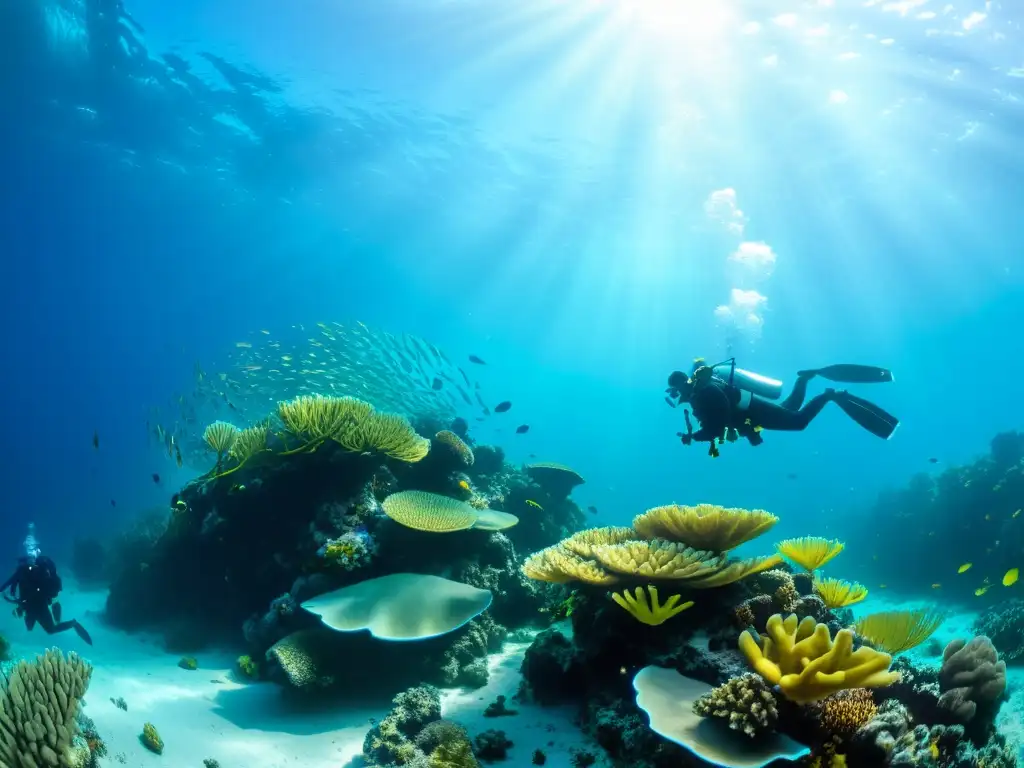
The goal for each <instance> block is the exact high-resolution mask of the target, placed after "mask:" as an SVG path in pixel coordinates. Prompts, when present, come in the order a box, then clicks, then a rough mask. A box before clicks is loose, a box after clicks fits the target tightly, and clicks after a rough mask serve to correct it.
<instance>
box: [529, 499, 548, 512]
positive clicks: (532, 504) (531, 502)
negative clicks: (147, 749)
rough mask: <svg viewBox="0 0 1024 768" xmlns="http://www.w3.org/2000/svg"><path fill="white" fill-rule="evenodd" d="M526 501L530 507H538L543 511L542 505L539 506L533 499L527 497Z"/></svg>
mask: <svg viewBox="0 0 1024 768" xmlns="http://www.w3.org/2000/svg"><path fill="white" fill-rule="evenodd" d="M526 503H527V504H529V505H530V506H531V507H536V508H537V509H539V510H540V511H541V512H543V511H544V507H542V506H541V505H540V504H538V503H537V502H536V501H534V500H533V499H527V500H526Z"/></svg>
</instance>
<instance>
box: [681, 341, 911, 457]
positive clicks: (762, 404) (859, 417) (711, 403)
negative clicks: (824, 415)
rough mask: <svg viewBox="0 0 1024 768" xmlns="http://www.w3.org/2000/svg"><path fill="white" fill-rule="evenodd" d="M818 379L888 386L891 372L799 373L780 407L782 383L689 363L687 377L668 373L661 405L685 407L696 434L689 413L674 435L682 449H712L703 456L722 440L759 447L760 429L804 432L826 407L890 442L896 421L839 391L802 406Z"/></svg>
mask: <svg viewBox="0 0 1024 768" xmlns="http://www.w3.org/2000/svg"><path fill="white" fill-rule="evenodd" d="M816 376H820V377H821V378H823V379H827V380H829V381H834V382H841V383H847V384H877V383H884V382H890V381H893V375H892V372H891V371H888V370H886V369H885V368H877V367H875V366H871V365H846V364H841V365H830V366H827V367H825V368H816V369H812V370H806V371H798V372H797V378H796V383H795V384H794V385H793V391H792V392H790V394H789V396H788V397H787V398H786V399H785V400H783V401H782V402H781V403H773V402H771V401H772V400H776V399H778V398H779V396H780V395H781V394H782V382H780V381H777V380H775V379H770V378H768V377H766V376H761V375H760V374H757V373H752V372H750V371H745V370H743V369H742V368H737V367H736V359H735V358H731V359H729V360H726V361H724V362H722V363H718V364H717V365H711V366H709V365H705V364H704V361H703V360H702V359H697V360H696V361H694V364H693V371H692V373H691V374H690V375H689V376H687V375H686V374H685V373H683V372H682V371H673V372H672V374H671V375H670V376H669V377H668V389H666V390H665V392H666V397H665V401H666V402H667V403H668V404H669V405H670V406H672V407H673V408H675V407H676V406H677V405H678V404H681V403H689V404H690V407H691V408H692V409H693V415H694V416H695V417H696V418H697V421H698V422H700V429H698V430H697V431H694V430H693V426H692V424H691V422H690V412H689V410H687V411H684V415H685V417H686V426H687V431H686V432H685V433H683V432H679V433H677V434H678V436H679V438H680V439H681V440H682V442H683V445H690V444H691V443H692V442H693V441H697V442H707V443H710V444H711V447H710V449H709V451H708V454H709V455H710V456H712V457H717V456H718V445H719V444H721V442H722V441H725V440H727V441H729V442H733V441H735V440H737V439H739V438H740V437H745V438H746V439H747V440H748V441H749V442H750V444H751V445H755V446H756V445H760V444H761V443H762V442H764V440H763V438H762V437H761V431H762V430H765V429H767V430H779V431H787V432H797V431H800V430H803V429H805V428H806V427H807V425H808V424H810V423H811V421H812V420H813V419H814V417H815V416H817V415H818V414H819V413H821V409H822V408H824V407H825V406H826V405H827V404H828V403H835V404H836V405H838V406H839V407H840V408H842V409H843V411H844V412H845V413H846V415H847V416H849V417H850V418H851V419H853V420H854V421H855V422H857V423H858V424H860V426H862V427H863V428H864V429H866V430H868V431H869V432H871V433H872V434H874V435H878V437H881V438H882V439H884V440H888V439H889V438H890V437H892V435H893V433H894V432H895V431H896V428H897V427H898V426H899V425H900V422H899V419H897V418H896V417H895V416H893V415H892V414H890V413H888V412H886V411H885V410H883V409H882V408H880V407H878V406H877V405H875V404H874V403H871V402H868V401H867V400H864V399H863V398H860V397H857V396H856V395H851V394H850V393H849V392H846V391H844V390H839V391H837V390H835V389H826V390H825V391H824V392H823V393H821V394H820V395H816V396H815V397H812V398H811V399H810V400H809V401H808V402H807V403H806V404H805V403H804V398H805V397H806V396H807V385H808V383H810V381H811V379H813V378H815V377H816Z"/></svg>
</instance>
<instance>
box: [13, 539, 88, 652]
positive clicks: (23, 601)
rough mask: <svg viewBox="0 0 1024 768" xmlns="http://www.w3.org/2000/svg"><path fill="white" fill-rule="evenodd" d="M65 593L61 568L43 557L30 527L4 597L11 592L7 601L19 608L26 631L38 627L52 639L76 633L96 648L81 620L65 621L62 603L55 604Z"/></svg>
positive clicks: (18, 611)
mask: <svg viewBox="0 0 1024 768" xmlns="http://www.w3.org/2000/svg"><path fill="white" fill-rule="evenodd" d="M61 589H63V583H62V582H61V578H60V575H59V574H58V573H57V565H56V563H54V562H53V560H51V559H50V558H49V557H47V556H46V555H43V554H41V553H40V551H39V547H38V545H37V543H36V539H35V535H34V530H33V526H31V525H30V526H29V534H28V536H27V537H25V555H24V556H23V557H19V558H18V567H17V569H16V570H15V571H14V574H13V575H12V576H11V578H9V579H8V580H7V581H5V582H4V584H3V586H0V594H2V593H4V592H7V591H8V590H10V596H8V595H4V599H5V600H7V601H8V602H11V603H14V604H15V605H16V606H17V608H15V614H17V615H18V616H20V617H23V618H24V619H25V629H27V630H29V631H30V632H31V631H32V629H33V628H34V627H35V625H36V624H39V626H41V627H42V628H43V631H44V632H46V634H48V635H54V634H57V633H58V632H66V631H67V630H69V629H73V630H75V633H76V634H77V635H78V636H79V637H80V638H82V640H83V641H84V642H86V643H88V644H89V645H92V638H91V637H90V636H89V633H88V632H86V630H85V627H83V626H82V625H81V624H79V623H78V620H77V619H72V620H71V621H61V606H60V603H57V602H54V601H55V600H56V599H57V595H58V594H60V591H61ZM51 603H52V604H53V605H52V607H51ZM51 611H52V612H51Z"/></svg>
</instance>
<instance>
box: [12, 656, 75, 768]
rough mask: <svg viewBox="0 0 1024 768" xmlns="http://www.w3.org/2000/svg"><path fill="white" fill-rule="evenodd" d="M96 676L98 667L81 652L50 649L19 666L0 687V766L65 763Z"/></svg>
mask: <svg viewBox="0 0 1024 768" xmlns="http://www.w3.org/2000/svg"><path fill="white" fill-rule="evenodd" d="M91 677H92V666H91V665H90V664H89V663H88V662H86V661H85V660H84V659H82V657H80V656H79V655H78V654H75V653H69V654H68V655H67V656H65V655H64V654H63V653H62V652H61V651H58V650H55V649H50V650H48V651H47V652H46V653H44V654H43V655H41V656H37V657H36V658H35V660H33V661H21V662H19V663H18V664H17V665H16V666H15V667H14V669H13V670H12V671H11V673H10V675H9V676H8V677H7V679H6V681H5V682H4V683H2V684H0V765H4V766H23V767H24V768H44V766H47V767H48V766H56V765H61V764H63V763H62V761H64V760H65V759H66V757H67V755H68V752H69V750H70V749H71V746H72V740H73V739H74V737H75V734H76V733H77V732H78V725H77V722H76V718H77V716H78V710H79V701H80V700H81V698H82V696H84V695H85V691H86V689H87V688H88V687H89V680H90V678H91Z"/></svg>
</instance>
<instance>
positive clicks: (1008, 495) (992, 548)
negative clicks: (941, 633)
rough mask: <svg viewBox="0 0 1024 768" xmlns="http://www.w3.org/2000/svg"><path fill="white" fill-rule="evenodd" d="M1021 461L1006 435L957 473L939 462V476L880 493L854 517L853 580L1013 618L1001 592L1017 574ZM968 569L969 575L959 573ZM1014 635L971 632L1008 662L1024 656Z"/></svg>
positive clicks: (1011, 435)
mask: <svg viewBox="0 0 1024 768" xmlns="http://www.w3.org/2000/svg"><path fill="white" fill-rule="evenodd" d="M1022 455H1024V433H1022V432H1005V433H1002V434H999V435H996V436H995V437H994V438H993V439H992V441H991V444H990V450H989V451H988V453H987V455H984V456H980V457H979V458H977V459H976V460H974V461H971V462H967V463H964V464H961V465H952V464H950V465H946V464H944V463H942V462H941V461H937V462H935V463H933V466H934V469H935V470H936V471H934V472H932V473H924V472H922V473H919V474H917V475H915V476H914V477H912V478H911V479H910V480H909V482H907V483H906V484H905V485H904V486H903V487H902V488H897V489H892V490H886V491H884V492H882V493H880V494H879V496H878V498H877V499H876V501H875V502H874V504H873V505H872V506H871V507H870V508H868V509H864V510H860V511H858V512H857V520H858V525H857V526H856V528H855V530H851V532H850V534H849V536H848V537H847V542H846V543H847V545H848V551H849V554H847V555H844V564H845V566H846V567H848V568H850V569H851V570H850V572H851V573H857V572H861V573H863V572H870V573H872V577H873V578H877V579H878V583H881V584H885V585H886V587H887V589H889V590H891V591H896V592H898V593H900V594H905V595H909V596H915V595H916V596H919V597H921V598H923V599H926V600H935V599H936V598H937V597H941V599H942V601H943V603H944V604H956V603H963V604H967V603H968V602H969V603H970V604H971V607H972V610H981V611H984V610H986V609H989V608H990V609H992V611H993V613H996V614H998V613H1002V612H1003V611H1004V610H1014V609H1010V608H1008V607H1006V608H1004V606H1005V605H1006V604H1007V603H1009V602H1010V601H1008V600H1007V591H1006V590H1003V589H1001V588H1000V586H999V584H1000V582H1001V581H1002V578H1003V575H1004V574H1006V573H1007V572H1008V571H1009V570H1010V569H1012V568H1018V567H1020V558H1019V553H1020V551H1021V547H1022V546H1024V513H1022V512H1021V510H1022V509H1024V463H1022V461H1021V459H1020V458H1019V457H1020V456H1022ZM936 458H937V457H936ZM965 565H966V566H969V568H968V569H966V570H964V571H962V572H961V571H960V568H961V567H962V566H965ZM933 584H936V585H940V586H937V587H934V588H933V587H932V585H933ZM992 585H995V586H994V587H993V586H992ZM937 593H938V594H937ZM1016 610H1017V611H1019V610H1020V609H1019V607H1017V608H1016ZM1017 626H1020V624H1019V623H1018V624H1017ZM1000 627H1001V628H1002V630H1004V631H1006V632H1007V633H1008V634H1007V635H1006V636H1005V637H1002V638H1001V637H1000ZM1014 628H1015V625H1014V622H1013V620H1012V619H1010V617H1007V620H1006V621H1002V622H998V625H997V624H996V623H994V622H992V620H991V617H989V618H988V620H986V619H985V618H983V619H982V621H981V622H979V624H978V626H975V627H974V631H975V632H976V633H978V634H984V635H987V636H988V637H990V638H991V639H992V641H993V642H994V643H995V646H996V648H997V649H998V650H999V652H1000V653H1001V654H1005V655H1006V658H1007V660H1008V661H1012V660H1013V659H1014V658H1016V656H1015V649H1017V648H1024V642H1022V641H1021V639H1020V636H1019V635H1017V636H1016V637H1015V635H1016V633H1015V631H1014Z"/></svg>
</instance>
